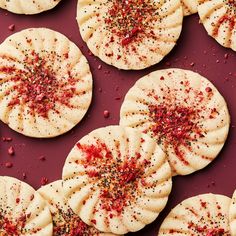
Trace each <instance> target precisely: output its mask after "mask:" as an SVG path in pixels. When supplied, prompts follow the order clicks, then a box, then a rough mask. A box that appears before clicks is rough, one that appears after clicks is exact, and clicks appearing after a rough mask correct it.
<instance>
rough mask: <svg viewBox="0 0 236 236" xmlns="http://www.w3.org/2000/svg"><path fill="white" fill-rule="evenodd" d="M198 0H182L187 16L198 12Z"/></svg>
mask: <svg viewBox="0 0 236 236" xmlns="http://www.w3.org/2000/svg"><path fill="white" fill-rule="evenodd" d="M197 1H198V0H181V3H182V5H183V11H184V15H185V16H188V15H192V14H194V13H197V4H198V2H197Z"/></svg>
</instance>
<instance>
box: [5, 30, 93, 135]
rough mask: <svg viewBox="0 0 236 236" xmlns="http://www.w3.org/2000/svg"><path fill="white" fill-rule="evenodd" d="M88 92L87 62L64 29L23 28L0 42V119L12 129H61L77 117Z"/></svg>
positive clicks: (82, 111)
mask: <svg viewBox="0 0 236 236" xmlns="http://www.w3.org/2000/svg"><path fill="white" fill-rule="evenodd" d="M91 98H92V75H91V72H90V69H89V65H88V62H87V60H86V58H85V57H84V56H83V55H82V53H81V51H80V50H79V48H78V47H77V46H76V45H75V44H74V43H72V42H71V41H70V40H69V39H68V38H66V37H65V36H64V35H62V34H60V33H58V32H55V31H52V30H49V29H46V28H35V29H26V30H23V31H21V32H19V33H16V34H13V35H12V36H10V37H9V38H7V39H6V40H5V41H4V42H3V43H2V44H1V45H0V107H1V109H0V119H1V120H2V121H3V122H4V123H6V124H8V125H9V127H11V128H12V129H13V130H15V131H17V132H19V133H22V134H24V135H26V136H31V137H37V138H49V137H55V136H58V135H61V134H63V133H65V132H67V131H69V130H70V129H72V128H73V127H74V126H75V125H76V124H77V123H78V122H80V120H81V119H82V118H83V116H84V115H85V113H86V112H87V109H88V107H89V105H90V103H91Z"/></svg>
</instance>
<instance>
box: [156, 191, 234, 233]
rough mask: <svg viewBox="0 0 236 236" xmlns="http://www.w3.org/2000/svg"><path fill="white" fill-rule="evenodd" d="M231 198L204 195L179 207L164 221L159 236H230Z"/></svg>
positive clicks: (185, 201)
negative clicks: (229, 215)
mask: <svg viewBox="0 0 236 236" xmlns="http://www.w3.org/2000/svg"><path fill="white" fill-rule="evenodd" d="M229 205H230V198H228V197H226V196H223V195H217V194H211V193H209V194H202V195H198V196H195V197H191V198H188V199H186V200H184V201H183V202H181V203H180V204H179V205H177V206H176V207H175V208H174V209H172V211H171V212H170V213H169V215H168V216H167V217H166V219H165V220H164V221H163V223H162V225H161V227H160V230H159V234H158V236H161V235H165V236H169V235H171V236H174V235H176V236H177V235H178V236H180V235H189V236H190V235H194V236H203V235H204V236H230V233H229V219H228V211H229Z"/></svg>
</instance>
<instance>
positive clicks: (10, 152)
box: [7, 146, 15, 156]
mask: <svg viewBox="0 0 236 236" xmlns="http://www.w3.org/2000/svg"><path fill="white" fill-rule="evenodd" d="M7 152H8V154H9V155H11V156H13V155H14V154H15V150H14V148H13V147H12V146H11V147H9V148H8V150H7Z"/></svg>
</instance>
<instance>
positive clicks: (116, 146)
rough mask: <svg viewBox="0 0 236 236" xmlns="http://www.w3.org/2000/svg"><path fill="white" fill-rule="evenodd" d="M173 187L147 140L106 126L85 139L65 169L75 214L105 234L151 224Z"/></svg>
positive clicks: (160, 157) (155, 149) (162, 160)
mask: <svg viewBox="0 0 236 236" xmlns="http://www.w3.org/2000/svg"><path fill="white" fill-rule="evenodd" d="M171 186H172V181H171V169H170V166H169V164H168V161H167V159H166V155H165V154H164V152H163V151H162V150H161V148H160V147H159V146H158V145H157V144H156V142H155V141H154V140H152V139H151V138H150V137H148V135H146V134H143V133H141V132H139V131H137V130H135V129H132V128H123V127H120V126H109V127H105V128H100V129H97V130H94V131H93V132H91V133H89V134H88V135H87V136H85V137H83V138H82V139H81V140H80V141H79V142H78V143H77V144H76V145H75V147H74V148H73V149H72V151H71V152H70V154H69V156H68V157H67V159H66V163H65V166H64V168H63V189H64V193H65V196H66V198H68V203H69V205H70V207H71V208H72V209H73V211H74V212H75V213H76V214H78V215H79V216H80V218H81V219H82V220H83V221H84V222H85V223H87V224H88V225H93V226H94V227H96V228H97V229H98V230H100V231H103V232H112V233H114V234H125V233H127V232H135V231H138V230H140V229H142V228H143V227H144V226H145V225H147V224H149V223H151V222H153V221H154V220H155V219H156V218H157V216H158V215H159V213H160V212H161V211H162V209H163V208H164V207H165V205H166V203H167V200H168V195H169V194H170V191H171Z"/></svg>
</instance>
